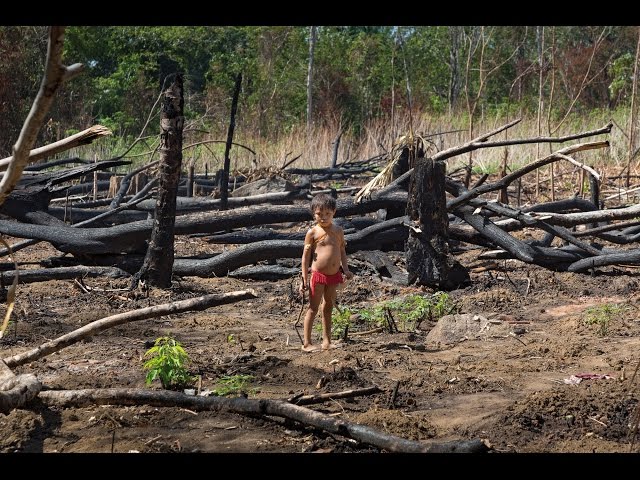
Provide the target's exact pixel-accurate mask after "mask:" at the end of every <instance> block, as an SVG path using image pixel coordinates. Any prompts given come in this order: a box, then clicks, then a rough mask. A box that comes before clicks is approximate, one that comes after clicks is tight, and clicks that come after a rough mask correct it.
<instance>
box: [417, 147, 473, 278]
mask: <svg viewBox="0 0 640 480" xmlns="http://www.w3.org/2000/svg"><path fill="white" fill-rule="evenodd" d="M445 168H446V167H445V164H444V162H434V161H433V160H432V159H431V158H425V157H421V158H418V159H417V161H416V166H415V169H414V171H413V175H412V176H411V180H410V182H409V198H408V201H407V216H408V217H409V223H410V225H409V238H408V239H407V243H406V245H405V258H406V262H407V270H408V272H409V278H408V283H409V285H411V284H417V285H424V286H428V287H432V288H437V289H440V290H454V289H456V288H459V287H461V286H464V285H466V284H469V283H470V281H471V280H470V277H469V272H468V271H467V270H466V269H465V268H464V267H463V266H462V265H461V264H460V263H459V262H458V261H457V260H455V259H454V258H453V257H452V256H451V254H450V252H449V244H448V229H449V218H448V216H447V209H446V195H445Z"/></svg>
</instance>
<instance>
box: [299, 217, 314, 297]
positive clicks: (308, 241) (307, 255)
mask: <svg viewBox="0 0 640 480" xmlns="http://www.w3.org/2000/svg"><path fill="white" fill-rule="evenodd" d="M312 253H313V228H311V229H309V231H307V234H306V235H305V237H304V247H303V249H302V262H301V269H302V283H301V284H300V292H304V291H305V290H307V287H308V286H309V265H310V264H311V262H310V260H311V254H312Z"/></svg>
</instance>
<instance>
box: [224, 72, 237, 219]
mask: <svg viewBox="0 0 640 480" xmlns="http://www.w3.org/2000/svg"><path fill="white" fill-rule="evenodd" d="M241 86H242V73H238V76H237V77H236V85H235V87H234V89H233V99H232V100H231V117H230V119H229V129H228V131H227V144H226V145H225V148H224V167H223V168H222V179H221V182H220V210H226V209H227V205H228V203H229V169H230V168H231V157H230V156H229V155H230V152H231V145H232V144H233V131H234V130H235V128H236V112H237V110H238V97H239V96H240V87H241Z"/></svg>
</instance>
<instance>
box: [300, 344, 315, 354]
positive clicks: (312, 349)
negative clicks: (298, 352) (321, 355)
mask: <svg viewBox="0 0 640 480" xmlns="http://www.w3.org/2000/svg"><path fill="white" fill-rule="evenodd" d="M302 351H303V352H308V353H310V352H317V351H318V347H317V346H316V345H303V346H302Z"/></svg>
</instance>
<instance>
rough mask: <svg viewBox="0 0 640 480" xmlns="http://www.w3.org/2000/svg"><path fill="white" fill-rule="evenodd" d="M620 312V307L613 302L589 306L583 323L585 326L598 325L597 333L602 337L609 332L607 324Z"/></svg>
mask: <svg viewBox="0 0 640 480" xmlns="http://www.w3.org/2000/svg"><path fill="white" fill-rule="evenodd" d="M621 312H622V307H620V305H617V304H615V303H605V304H604V305H598V306H597V307H590V308H587V310H586V312H585V313H586V317H585V319H584V321H583V322H584V324H585V325H587V326H592V325H596V326H597V327H598V334H599V335H600V336H602V337H604V336H606V335H607V333H608V332H609V324H610V323H611V320H612V318H613V317H614V316H617V315H619V314H620V313H621Z"/></svg>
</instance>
